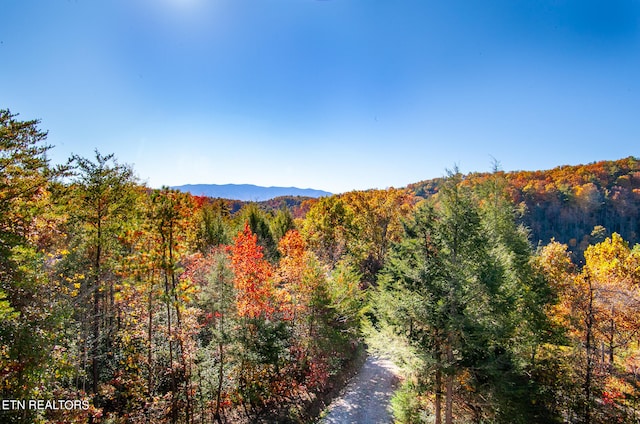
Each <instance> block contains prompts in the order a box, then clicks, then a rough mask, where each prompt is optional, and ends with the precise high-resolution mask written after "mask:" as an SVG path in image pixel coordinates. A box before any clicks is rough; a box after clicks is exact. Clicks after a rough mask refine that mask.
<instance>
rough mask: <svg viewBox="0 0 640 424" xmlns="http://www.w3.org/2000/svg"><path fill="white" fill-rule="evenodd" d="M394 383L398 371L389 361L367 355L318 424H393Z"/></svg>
mask: <svg viewBox="0 0 640 424" xmlns="http://www.w3.org/2000/svg"><path fill="white" fill-rule="evenodd" d="M397 383H398V370H397V368H396V367H395V366H394V365H393V364H392V363H391V362H390V361H388V360H386V359H380V358H376V357H374V356H369V357H368V358H367V360H366V361H365V363H364V365H363V366H362V369H360V371H359V372H358V374H356V375H355V376H354V377H353V379H352V380H351V381H350V382H349V384H347V386H346V387H345V388H344V390H343V392H342V393H341V394H340V396H339V397H338V398H337V399H335V400H334V401H333V402H331V405H329V407H328V408H327V413H326V414H325V417H324V418H323V419H322V420H321V421H320V423H322V424H355V423H361V424H387V423H392V422H393V419H392V415H391V412H390V404H389V402H390V400H391V397H392V395H393V392H394V390H395V389H396V386H397Z"/></svg>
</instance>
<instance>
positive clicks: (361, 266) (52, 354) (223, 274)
mask: <svg viewBox="0 0 640 424" xmlns="http://www.w3.org/2000/svg"><path fill="white" fill-rule="evenodd" d="M45 139H46V133H45V132H43V131H40V130H39V129H38V122H37V121H21V120H19V119H18V118H17V116H16V115H14V114H11V113H10V112H9V111H5V110H1V111H0V170H1V172H2V174H0V394H1V397H2V399H3V400H4V399H71V400H79V401H84V402H86V403H87V405H88V407H87V408H80V409H73V410H64V411H63V410H52V409H48V410H47V409H42V410H26V411H16V410H0V422H3V423H4V422H7V423H46V422H70V423H73V422H76V423H85V422H91V423H160V424H162V423H186V424H195V423H198V424H200V423H231V422H233V423H236V422H239V423H243V422H310V421H312V420H313V419H314V417H312V416H311V415H310V414H311V411H314V408H312V407H311V406H314V405H315V406H317V405H319V404H321V403H322V397H323V395H324V394H325V393H327V392H331V391H332V390H335V389H336V386H335V385H336V381H337V380H338V379H337V377H340V376H341V374H342V373H343V372H344V369H345V368H348V366H349V365H350V364H353V361H354V358H356V357H357V355H358V354H359V352H361V351H362V347H363V346H364V341H365V340H366V342H367V344H368V345H369V346H370V348H371V349H372V350H373V349H377V350H378V351H379V352H382V351H384V352H385V353H386V354H388V355H390V356H391V357H392V358H393V359H394V360H395V361H396V362H397V363H398V364H399V365H401V366H402V368H403V372H404V374H403V380H402V385H401V386H402V387H401V389H400V390H399V391H398V394H397V395H396V397H395V399H394V402H393V408H394V412H395V418H396V420H397V421H398V422H424V421H427V422H431V421H434V422H436V423H441V422H445V423H452V422H496V423H499V422H505V423H506V422H508V423H518V422H522V423H525V422H572V423H573V422H582V423H604V422H637V421H638V420H639V419H640V413H638V410H639V409H640V404H639V402H640V344H639V342H638V334H640V312H639V311H640V248H639V247H638V245H637V244H635V243H637V242H638V241H639V239H638V237H639V234H640V227H638V213H639V212H638V211H639V210H640V168H639V165H638V160H637V159H635V158H627V159H623V160H619V161H613V162H598V163H594V164H590V165H585V166H577V167H560V168H557V169H554V170H550V171H535V172H524V171H522V172H512V173H505V172H502V171H499V170H497V169H496V170H495V172H493V173H486V174H470V175H461V174H460V173H457V172H452V173H451V174H450V175H448V176H447V177H445V178H442V179H438V180H432V181H427V182H423V183H418V184H415V185H412V186H410V187H408V188H406V189H396V188H388V189H385V190H367V191H353V192H349V193H344V194H341V195H333V196H329V197H324V198H320V199H294V198H281V199H279V200H274V201H270V202H265V203H262V204H244V203H242V202H239V201H231V200H223V199H209V198H205V197H194V196H191V195H189V194H186V193H180V192H177V191H175V190H171V189H169V188H161V189H151V188H148V187H146V186H144V185H143V184H140V183H139V182H138V181H137V180H136V179H135V177H134V172H133V170H132V169H131V167H129V166H127V165H122V164H119V163H118V162H117V161H116V159H115V158H114V157H113V156H112V155H102V154H100V153H99V152H97V151H96V152H95V155H94V156H93V157H91V158H83V157H80V156H73V157H72V158H71V159H70V161H69V163H68V164H67V165H66V166H61V167H56V168H54V167H51V166H50V164H49V163H48V160H47V155H46V153H47V151H48V150H49V149H50V146H48V145H46V144H44V141H45ZM535 246H537V249H534V247H535ZM316 412H317V411H316Z"/></svg>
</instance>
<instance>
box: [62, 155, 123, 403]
mask: <svg viewBox="0 0 640 424" xmlns="http://www.w3.org/2000/svg"><path fill="white" fill-rule="evenodd" d="M70 164H72V165H73V175H74V178H73V180H72V184H71V188H70V203H71V204H72V205H73V206H72V208H71V209H70V210H69V212H68V213H69V215H70V218H69V220H70V223H71V225H72V226H73V227H74V232H73V235H72V237H73V238H74V240H73V245H74V250H75V251H76V253H75V254H74V255H70V256H69V257H68V258H67V259H72V260H75V261H77V262H76V263H75V264H71V263H69V262H68V264H69V269H70V270H73V272H74V273H75V272H76V271H77V269H78V268H77V267H78V266H81V267H82V266H84V267H85V271H84V272H83V274H84V275H86V277H85V278H81V282H80V284H81V293H82V294H81V295H80V296H78V298H77V299H78V300H79V301H80V302H83V303H82V304H79V305H77V306H78V311H79V313H80V316H79V317H78V319H79V321H80V324H81V326H82V329H83V330H82V332H81V334H82V336H81V342H80V344H81V345H82V346H83V350H84V351H85V352H86V355H87V356H88V357H89V358H90V362H91V365H90V369H91V371H90V373H89V374H90V376H91V380H90V381H91V391H92V393H94V394H97V393H98V386H99V384H100V382H101V375H100V373H101V370H106V369H107V367H106V366H105V365H106V364H107V362H106V360H105V359H107V358H110V356H111V355H112V353H110V352H112V350H111V346H112V343H113V338H114V333H115V331H116V316H115V308H114V299H115V295H116V284H115V281H116V275H115V273H116V269H117V268H118V262H119V260H120V259H121V258H122V251H121V248H122V244H121V242H120V237H121V236H122V235H123V234H124V233H125V230H126V228H127V223H128V221H129V220H130V218H131V213H132V208H131V205H132V204H134V202H133V197H132V195H133V187H134V184H135V180H134V177H133V171H132V170H131V168H130V167H128V166H126V165H120V164H118V163H117V162H116V161H115V159H114V156H113V155H106V156H104V155H102V154H100V153H99V152H98V151H97V150H96V152H95V162H94V161H91V160H89V159H86V158H83V157H80V156H78V155H74V156H72V157H71V159H70ZM106 377H107V376H106V375H105V376H103V378H106Z"/></svg>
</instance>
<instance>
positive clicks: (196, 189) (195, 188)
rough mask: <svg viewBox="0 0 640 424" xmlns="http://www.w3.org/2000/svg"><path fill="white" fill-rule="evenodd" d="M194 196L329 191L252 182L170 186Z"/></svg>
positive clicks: (258, 198)
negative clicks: (254, 183)
mask: <svg viewBox="0 0 640 424" xmlns="http://www.w3.org/2000/svg"><path fill="white" fill-rule="evenodd" d="M171 188H173V189H175V190H180V191H183V192H187V193H191V194H192V195H194V196H207V197H216V198H221V199H231V200H242V201H245V202H262V201H265V200H271V199H273V198H275V197H281V196H301V197H314V198H316V197H323V196H331V193H329V192H327V191H323V190H314V189H311V188H297V187H262V186H257V185H253V184H185V185H180V186H173V187H171Z"/></svg>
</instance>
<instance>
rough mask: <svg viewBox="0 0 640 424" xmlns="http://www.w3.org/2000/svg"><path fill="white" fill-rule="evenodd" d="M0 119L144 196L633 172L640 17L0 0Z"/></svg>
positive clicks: (639, 9)
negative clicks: (105, 158) (32, 126)
mask: <svg viewBox="0 0 640 424" xmlns="http://www.w3.org/2000/svg"><path fill="white" fill-rule="evenodd" d="M0 108H9V109H11V111H12V112H14V113H19V114H20V117H21V118H22V119H34V118H37V119H41V127H42V128H43V129H47V130H49V142H50V143H52V144H54V145H55V148H54V149H53V150H52V151H51V154H50V157H51V159H52V161H53V162H64V161H65V160H66V158H67V157H69V155H70V154H71V153H77V154H80V155H83V156H91V155H92V154H93V153H92V152H93V150H94V149H95V148H97V149H98V150H99V151H100V152H101V153H104V154H106V153H115V154H116V156H117V158H118V159H119V161H120V162H122V163H129V164H131V165H133V167H134V169H135V171H136V173H137V175H138V176H139V178H140V180H141V181H142V182H146V183H147V184H149V185H150V186H152V187H159V186H161V185H179V184H186V183H217V184H223V183H253V184H258V185H266V186H270V185H278V186H297V187H302V188H306V187H312V188H317V189H324V190H328V191H331V192H342V191H347V190H351V189H365V188H374V187H377V188H384V187H389V186H395V187H399V186H404V185H406V184H408V183H411V182H416V181H419V180H423V179H427V178H432V177H438V176H442V175H443V174H444V173H445V169H446V168H451V167H452V166H454V165H458V166H459V168H460V169H461V170H462V171H463V172H471V171H486V170H489V169H490V167H491V157H495V158H496V159H497V160H498V161H500V163H501V164H502V167H503V168H504V169H505V170H515V169H547V168H551V167H554V166H557V165H562V164H578V163H589V162H593V161H597V160H602V159H619V158H622V157H626V156H630V155H633V156H640V147H639V146H640V1H638V0H603V1H589V0H549V1H547V0H529V1H526V0H518V1H516V0H501V1H500V0H483V1H476V0H466V1H462V0H438V1H435V0H433V1H432V0H403V1H397V0H103V1H98V0H39V1H36V0H2V2H1V4H0Z"/></svg>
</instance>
